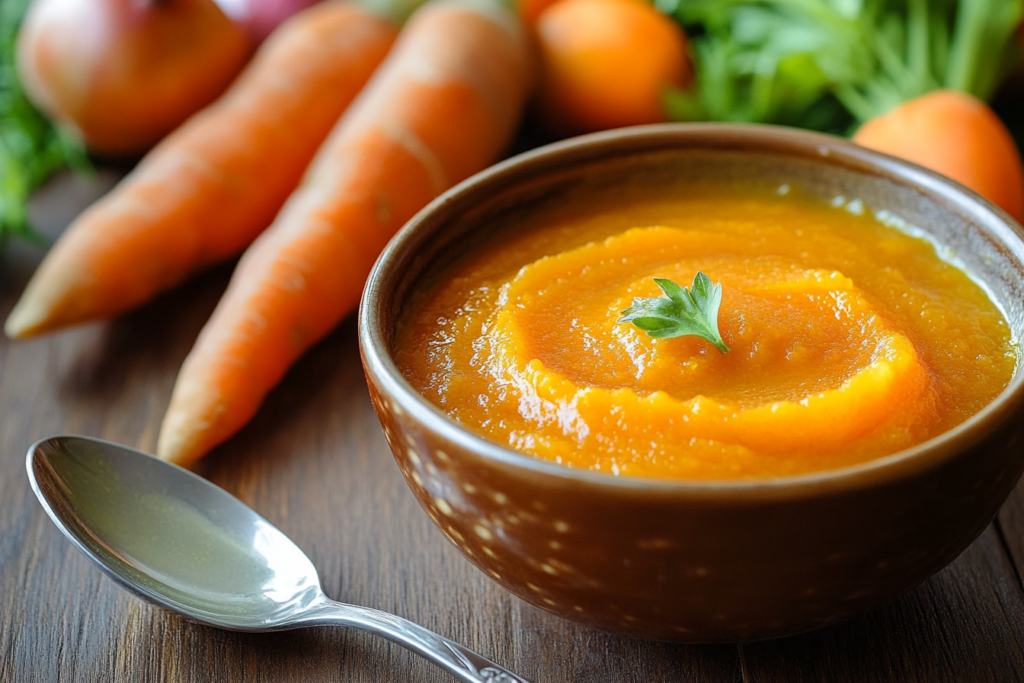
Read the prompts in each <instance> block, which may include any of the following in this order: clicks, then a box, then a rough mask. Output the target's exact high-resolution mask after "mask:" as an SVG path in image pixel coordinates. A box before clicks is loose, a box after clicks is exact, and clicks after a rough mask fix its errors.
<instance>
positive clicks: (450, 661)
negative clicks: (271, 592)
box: [297, 600, 529, 683]
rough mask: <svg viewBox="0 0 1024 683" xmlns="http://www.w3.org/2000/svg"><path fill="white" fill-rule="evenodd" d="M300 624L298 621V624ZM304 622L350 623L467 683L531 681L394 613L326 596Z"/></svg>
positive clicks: (321, 624) (311, 624)
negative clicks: (432, 663)
mask: <svg viewBox="0 0 1024 683" xmlns="http://www.w3.org/2000/svg"><path fill="white" fill-rule="evenodd" d="M297 625H298V624H297ZM301 625H302V626H332V625H334V626H351V627H354V628H358V629H361V630H363V631H369V632H370V633H376V634H377V635H379V636H383V637H385V638H387V639H388V640H390V641H392V642H393V643H397V644H399V645H401V646H402V647H405V648H408V649H409V650H412V651H413V652H415V653H416V654H418V655H420V656H421V657H424V658H425V659H429V660H430V661H432V662H434V663H435V664H437V665H438V666H439V667H441V668H442V669H444V670H445V671H447V672H448V673H450V674H452V675H453V676H455V677H456V678H458V679H459V680H460V681H465V683H529V681H527V680H526V679H525V678H521V677H520V676H517V675H516V674H514V673H512V672H511V671H509V670H508V669H506V668H504V667H501V666H498V665H497V664H495V663H494V662H492V661H491V660H489V659H487V658H486V657H483V656H481V655H478V654H477V653H475V652H473V651H472V650H470V649H469V648H466V647H463V646H462V645H459V644H458V643H456V642H453V641H451V640H448V639H447V638H442V637H441V636H439V635H437V634H436V633H434V632H433V631H429V630H427V629H425V628H423V627H422V626H420V625H419V624H414V623H413V622H411V621H407V620H405V619H402V618H401V617H397V616H395V615H394V614H389V613H387V612H381V611H380V610H375V609H370V608H369V607H359V606H357V605H348V604H345V603H342V602H335V601H334V600H325V601H324V602H322V603H320V604H319V605H318V606H317V607H315V608H314V609H313V611H312V612H311V613H309V614H308V615H305V616H304V618H303V619H302V620H301Z"/></svg>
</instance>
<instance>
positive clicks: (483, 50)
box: [157, 0, 530, 463]
mask: <svg viewBox="0 0 1024 683" xmlns="http://www.w3.org/2000/svg"><path fill="white" fill-rule="evenodd" d="M528 56H529V55H528V52H527V45H526V43H525V40H524V37H523V35H522V33H521V31H520V29H519V25H518V22H517V21H516V19H515V18H514V16H513V15H512V14H511V13H509V12H508V11H506V10H504V9H503V8H499V7H496V6H495V7H489V6H482V5H478V4H469V3H464V2H458V1H452V0H441V1H440V2H437V3H434V4H429V5H426V6H425V7H423V8H422V9H420V10H418V11H417V12H416V14H414V15H413V17H412V19H411V20H410V23H409V24H408V26H407V27H406V28H405V30H404V31H403V33H402V35H401V36H400V37H399V40H398V43H397V44H396V45H395V48H394V50H393V51H392V52H391V54H390V55H389V57H388V58H387V60H386V61H385V62H384V64H383V65H382V66H381V68H380V69H379V70H378V72H377V73H376V74H375V75H374V77H373V79H372V80H371V81H370V84H369V85H368V86H367V88H366V90H364V91H363V93H362V94H361V95H360V96H359V98H358V99H357V100H356V102H355V103H354V104H353V106H352V108H351V109H350V110H349V111H348V112H347V113H346V114H345V116H343V117H342V119H341V121H339V122H338V125H337V126H336V127H335V129H334V131H333V132H332V133H331V136H330V137H329V138H328V140H327V142H326V143H325V144H324V146H323V147H322V148H321V149H320V151H319V152H318V153H317V156H316V158H315V159H314V161H313V163H312V165H311V167H310V170H309V171H308V173H307V175H306V177H305V178H304V180H303V182H302V184H301V185H300V186H299V188H298V189H297V190H296V191H295V193H294V194H293V195H292V196H291V198H290V199H289V200H288V202H287V203H286V204H285V206H284V208H283V209H282V210H281V213H280V214H279V215H278V216H277V218H276V219H275V220H274V224H273V225H272V226H271V227H270V228H269V229H268V230H267V231H266V232H265V233H264V234H263V235H261V236H260V238H259V239H258V240H256V242H255V243H254V244H253V245H252V246H251V247H250V248H249V249H248V251H247V252H246V253H245V255H244V256H243V258H242V260H241V262H240V263H239V264H238V268H237V269H236V271H235V274H234V277H233V278H232V281H231V283H230V285H229V286H228V290H227V292H226V293H225V294H224V297H223V298H222V299H221V301H220V303H219V304H218V306H217V309H216V310H215V311H214V313H213V316H212V317H211V318H210V321H209V322H208V323H207V324H206V327H205V328H204V329H203V331H202V333H201V334H200V335H199V339H198V341H197V342H196V346H195V348H193V349H192V352H191V353H190V354H189V356H188V358H186V359H185V363H184V366H183V367H182V369H181V373H180V374H179V375H178V380H177V383H176V384H175V387H174V393H173V395H172V397H171V404H170V407H169V409H168V411H167V415H166V417H165V418H164V423H163V427H162V429H161V432H160V438H159V443H158V446H157V452H158V454H159V455H160V457H162V458H165V459H167V460H171V461H173V462H178V463H189V462H192V461H194V460H195V459H197V458H199V457H201V456H202V455H203V454H205V453H206V452H207V451H208V450H210V449H211V448H212V447H214V446H215V445H217V444H219V443H220V442H222V441H224V440H225V439H227V438H228V437H229V436H231V435H232V434H234V433H235V432H236V431H238V430H239V429H240V428H241V427H242V426H243V425H244V424H245V423H246V422H247V421H248V420H249V418H251V417H252V416H253V414H254V413H255V412H256V410H257V408H258V407H259V405H260V403H261V402H262V401H263V398H264V397H265V396H266V394H267V392H268V391H270V389H271V388H272V387H273V386H274V385H275V384H276V383H277V382H278V380H280V379H281V377H282V375H284V373H285V371H286V370H287V369H288V367H289V366H290V365H291V364H292V362H293V361H295V359H296V358H298V357H299V356H300V355H301V354H302V353H303V352H304V351H305V350H306V349H307V348H309V347H310V346H311V345H312V344H314V343H315V342H316V341H317V340H319V339H320V338H322V337H323V336H324V335H325V334H327V332H328V331H330V330H331V328H333V327H334V326H335V325H336V324H337V323H338V322H339V321H340V320H341V319H342V318H343V317H345V316H346V315H348V314H349V313H351V312H352V311H353V310H354V309H355V307H356V305H357V303H358V300H359V295H360V293H361V291H362V288H363V282H364V280H365V279H366V276H367V274H368V273H369V271H370V268H371V266H372V265H373V262H374V260H375V259H376V257H377V255H378V253H379V252H380V251H381V249H382V248H383V247H384V245H385V243H386V242H387V241H388V239H389V238H390V237H391V235H392V234H394V232H395V231H396V230H398V228H400V227H401V226H402V224H403V223H405V222H406V221H407V220H408V219H409V218H411V217H412V216H413V214H414V213H416V211H418V210H419V209H420V208H422V207H423V206H424V205H425V204H426V203H427V202H429V201H430V200H431V199H432V198H433V197H435V196H436V195H438V194H439V193H440V192H442V191H443V190H445V189H446V188H448V187H450V186H451V185H453V184H454V183H456V182H458V181H459V180H462V179H463V178H466V177H467V176H469V175H470V174H472V173H474V172H476V171H479V170H481V169H483V168H484V167H486V166H487V165H488V164H489V163H491V162H492V161H494V160H495V158H496V157H497V156H498V155H499V154H500V153H501V151H502V150H503V148H504V147H505V145H506V144H507V143H508V141H509V139H510V137H511V135H512V133H513V131H514V129H515V125H516V122H517V120H518V118H519V114H520V112H521V110H522V108H523V105H524V103H525V100H526V97H527V95H528V86H529V82H530V73H529V59H528Z"/></svg>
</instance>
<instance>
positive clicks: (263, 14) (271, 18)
mask: <svg viewBox="0 0 1024 683" xmlns="http://www.w3.org/2000/svg"><path fill="white" fill-rule="evenodd" d="M320 1H321V0H219V4H220V7H221V9H223V10H224V12H225V13H227V15H228V16H229V17H231V18H232V19H234V20H235V22H237V23H238V24H239V25H241V26H242V28H243V29H244V30H245V32H246V34H247V35H248V36H249V38H250V39H251V40H252V41H253V42H255V43H257V44H258V43H262V42H263V41H264V40H265V39H266V38H267V36H269V35H270V34H271V33H273V31H274V30H275V29H276V28H277V27H278V26H280V25H281V24H282V23H284V21H285V20H286V19H288V18H289V17H290V16H292V15H293V14H298V13H299V12H301V11H302V10H304V9H306V8H307V7H310V6H311V5H315V4H317V3H318V2H320Z"/></svg>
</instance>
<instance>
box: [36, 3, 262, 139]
mask: <svg viewBox="0 0 1024 683" xmlns="http://www.w3.org/2000/svg"><path fill="white" fill-rule="evenodd" d="M251 51H252V43H251V41H250V40H249V39H248V38H247V37H246V35H245V33H244V31H243V30H242V29H241V28H240V27H239V26H237V25H236V24H235V23H234V22H232V21H231V20H230V19H229V18H228V17H227V16H225V15H224V13H223V12H221V10H220V8H218V7H217V5H216V4H214V2H213V0H141V1H140V0H36V2H34V3H33V5H32V6H31V8H30V9H29V11H28V14H27V15H26V17H25V22H24V24H23V25H22V28H21V32H20V33H19V35H18V46H17V65H18V74H19V76H20V78H21V81H22V84H23V85H24V88H25V92H26V94H27V95H28V97H29V99H30V100H31V101H32V102H33V103H34V104H35V105H36V106H37V107H39V109H40V110H42V111H43V112H44V113H45V114H47V115H48V116H49V117H50V118H52V119H54V120H55V121H57V122H58V123H59V124H61V125H63V126H65V127H67V128H69V129H71V130H72V131H73V132H75V133H76V134H77V135H78V136H79V137H80V138H81V139H82V141H83V142H85V144H86V146H87V147H88V148H89V149H90V150H91V151H92V152H95V153H98V154H100V155H105V156H116V157H132V156H138V155H140V154H142V153H143V152H145V151H146V150H148V149H149V148H150V147H152V146H153V145H154V144H156V143H157V142H158V141H159V140H160V139H161V138H162V137H164V136H165V135H166V134H167V133H169V132H170V131H171V130H173V129H174V128H175V127H177V126H178V124H180V123H181V122H183V121H184V120H185V119H187V118H188V117H189V116H191V115H192V114H193V113H195V112H196V111H198V110H200V109H202V108H203V107H204V106H206V105H207V104H209V103H210V102H212V101H213V100H214V99H216V97H217V96H218V95H219V94H220V93H221V92H222V91H223V90H224V88H226V87H227V85H228V84H229V83H230V82H231V80H232V79H233V78H234V77H235V75H236V74H237V73H238V72H239V71H240V70H241V68H242V66H244V65H245V62H246V60H247V59H248V57H249V55H250V53H251Z"/></svg>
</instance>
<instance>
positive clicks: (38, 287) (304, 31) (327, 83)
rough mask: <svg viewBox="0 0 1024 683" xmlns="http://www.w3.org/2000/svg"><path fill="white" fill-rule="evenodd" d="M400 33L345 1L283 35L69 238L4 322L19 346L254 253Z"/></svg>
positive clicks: (300, 18)
mask: <svg viewBox="0 0 1024 683" xmlns="http://www.w3.org/2000/svg"><path fill="white" fill-rule="evenodd" d="M397 33H398V31H397V29H396V28H395V27H394V26H393V25H392V24H391V23H390V22H388V21H386V20H385V19H382V18H380V17H377V16H376V15H373V14H370V13H368V12H367V11H365V10H363V9H360V8H358V7H357V6H355V5H352V4H348V3H345V2H330V3H325V4H322V5H317V6H315V7H313V8H311V9H309V10H306V11H304V12H302V13H300V14H298V15H296V16H295V17H293V18H292V19H291V20H290V21H289V22H287V23H286V24H284V25H283V26H282V27H281V29H280V30H279V31H278V32H276V33H275V34H274V36H273V37H272V38H271V39H270V40H269V41H268V42H267V43H265V44H264V46H263V47H262V48H261V50H260V51H259V53H258V54H257V55H256V57H255V58H254V60H253V62H252V63H250V65H249V66H248V67H247V68H246V70H245V71H244V72H243V73H242V75H241V76H240V77H239V79H238V81H236V82H235V83H234V84H233V85H232V87H231V88H230V89H229V90H228V92H227V93H225V95H224V96H223V97H222V98H221V99H219V100H218V101H217V102H215V103H214V104H213V105H211V106H210V107H209V108H208V109H206V110H204V111H202V112H200V113H199V114H197V115H196V116H194V117H193V118H191V119H190V120H189V121H187V122H186V123H185V124H183V125H182V127H181V128H179V129H178V130H176V131H175V132H174V133H172V134H171V135H170V136H168V137H167V138H166V139H165V140H164V141H163V142H162V143H160V144H159V145H158V146H157V147H156V148H155V149H154V150H153V151H152V152H151V153H150V154H149V155H148V156H147V157H146V158H145V159H143V161H142V162H141V163H140V165H139V167H138V168H137V169H135V170H134V171H133V172H132V173H131V174H129V175H128V177H127V178H125V179H124V181H123V182H122V183H121V184H120V185H119V186H118V187H117V188H115V189H114V190H113V191H112V192H111V193H110V194H109V195H107V196H106V197H104V198H103V199H101V200H100V201H99V202H97V203H96V204H94V205H93V206H92V207H90V208H89V209H88V210H87V211H86V212H85V213H84V214H82V216H80V217H79V218H78V219H77V220H76V221H75V222H74V223H73V224H72V225H71V227H70V228H68V230H67V232H66V233H65V234H64V235H63V236H62V237H61V239H60V240H59V241H58V242H57V244H56V245H55V246H54V247H53V249H52V250H51V252H50V253H49V254H48V255H47V257H46V259H45V260H44V261H43V263H42V265H41V266H40V267H39V270H38V271H37V272H36V274H35V276H34V277H33V278H32V281H31V282H30V283H29V286H28V289H27V290H26V291H25V294H24V295H23V296H22V298H21V301H19V302H18V305H17V306H16V307H15V309H14V311H12V313H11V315H10V317H9V318H8V319H7V324H6V326H5V328H4V329H5V331H6V332H7V334H8V336H10V337H27V336H30V335H34V334H39V333H42V332H47V331H49V330H53V329H55V328H59V327H62V326H65V325H70V324H74V323H78V322H82V321H86V320H91V319H96V318H106V317H110V316H113V315H116V314H118V313H121V312H123V311H125V310H128V309H130V308H132V307H134V306H137V305H139V304H141V303H142V302H144V301H146V300H147V299H149V298H151V297H152V296H154V295H155V294H157V293H158V292H160V291H161V290H164V289H167V288H169V287H171V286H173V285H175V284H177V283H179V282H181V281H182V280H184V279H185V278H186V277H188V276H189V275H191V274H193V273H195V272H196V271H198V270H200V269H202V268H204V267H206V266H209V265H210V264H213V263H216V262H218V261H222V260H224V259H226V258H228V257H230V256H232V255H234V254H237V253H238V252H240V251H242V250H243V249H245V247H246V246H248V245H249V244H250V243H251V242H252V240H253V239H255V238H256V236H257V235H258V234H259V233H260V232H261V231H262V230H263V229H264V228H266V227H267V225H269V224H270V222H271V221H272V220H273V218H274V214H276V213H277V211H278V210H279V209H280V208H281V205H282V204H283V203H284V202H285V200H286V199H287V197H288V194H289V193H290V192H291V191H292V190H293V189H295V186H296V185H297V184H298V183H299V181H300V179H301V177H302V173H303V171H304V170H305V168H306V166H307V165H308V164H309V161H310V159H312V158H313V155H314V154H316V150H317V148H318V147H319V145H320V144H321V143H322V142H323V141H324V139H325V138H326V137H327V135H328V134H329V133H330V131H331V128H332V126H333V125H334V124H335V123H336V122H337V121H338V118H339V117H340V116H341V114H342V113H343V112H344V110H345V109H346V107H347V106H348V105H349V103H350V102H351V101H352V100H353V99H355V97H356V95H357V94H358V93H359V91H360V89H361V88H362V87H363V85H364V84H365V83H366V82H367V81H368V80H369V78H370V76H371V75H372V74H373V71H374V69H375V68H376V67H377V66H378V65H379V64H380V63H381V62H382V61H383V60H384V57H385V56H386V54H387V51H388V49H389V48H390V46H391V44H392V43H393V42H394V39H395V37H396V35H397Z"/></svg>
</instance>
